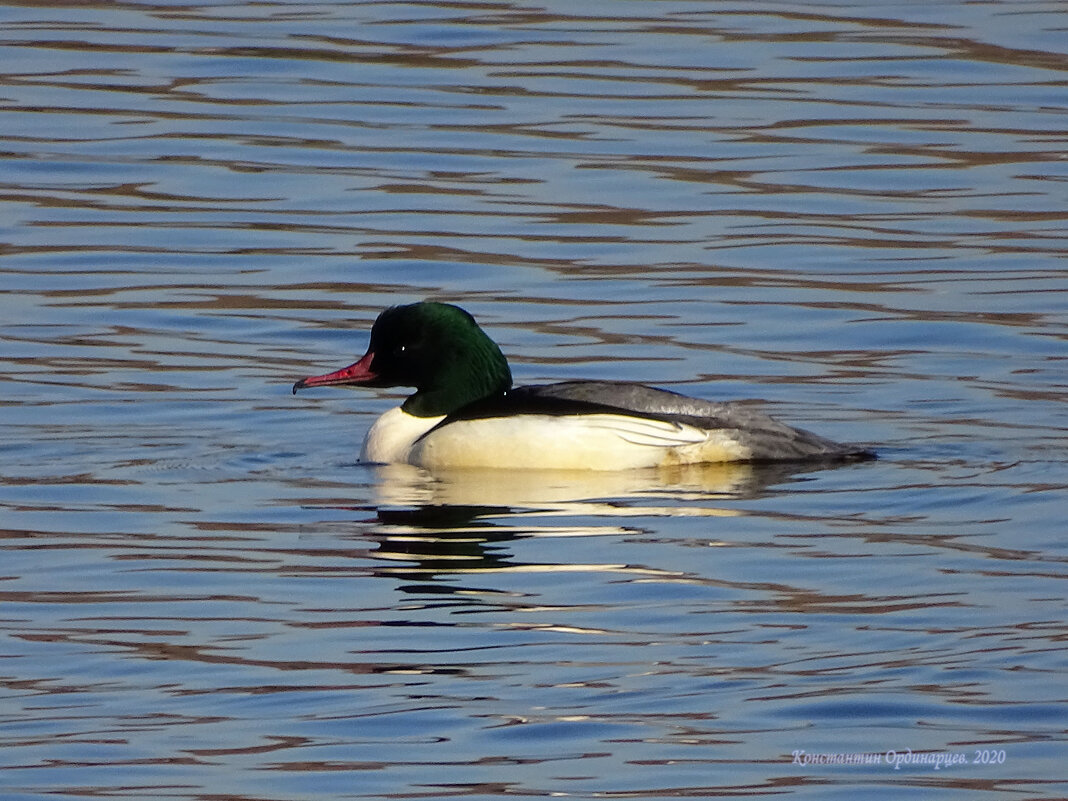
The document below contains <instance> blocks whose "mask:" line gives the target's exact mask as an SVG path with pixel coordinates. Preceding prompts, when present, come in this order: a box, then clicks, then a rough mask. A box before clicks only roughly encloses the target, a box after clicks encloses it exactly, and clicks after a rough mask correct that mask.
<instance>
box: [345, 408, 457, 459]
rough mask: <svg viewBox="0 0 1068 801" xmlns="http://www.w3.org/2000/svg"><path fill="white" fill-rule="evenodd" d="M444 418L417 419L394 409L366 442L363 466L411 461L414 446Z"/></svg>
mask: <svg viewBox="0 0 1068 801" xmlns="http://www.w3.org/2000/svg"><path fill="white" fill-rule="evenodd" d="M444 419H445V417H444V415H442V416H440V417H416V416H415V415H414V414H408V413H407V412H406V411H404V410H403V409H402V408H401V407H400V406H397V407H395V408H393V409H390V410H389V411H388V412H386V413H385V414H383V415H382V416H381V417H379V418H378V419H377V420H375V423H374V425H373V426H371V430H370V431H368V432H367V436H366V437H365V438H364V441H363V449H362V450H361V451H360V461H361V462H378V463H380V464H398V463H404V462H407V461H408V454H409V451H411V449H412V444H413V443H414V442H415V441H416V440H417V439H419V437H421V436H423V434H425V433H426V432H427V431H429V430H430V429H432V428H433V427H434V426H436V425H437V424H438V423H440V422H441V421H442V420H444Z"/></svg>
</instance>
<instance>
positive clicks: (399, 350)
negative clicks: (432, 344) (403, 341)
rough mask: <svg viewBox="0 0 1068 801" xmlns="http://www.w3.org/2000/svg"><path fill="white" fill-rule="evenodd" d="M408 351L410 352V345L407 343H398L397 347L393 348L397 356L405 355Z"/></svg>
mask: <svg viewBox="0 0 1068 801" xmlns="http://www.w3.org/2000/svg"><path fill="white" fill-rule="evenodd" d="M407 352H408V346H407V345H397V347H395V348H394V349H393V353H394V355H396V356H403V355H404V354H405V353H407Z"/></svg>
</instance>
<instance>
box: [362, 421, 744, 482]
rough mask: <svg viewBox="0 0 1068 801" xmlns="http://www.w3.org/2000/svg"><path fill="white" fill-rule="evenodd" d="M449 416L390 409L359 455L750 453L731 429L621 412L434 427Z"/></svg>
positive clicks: (452, 463) (671, 461) (546, 464)
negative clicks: (707, 428)
mask: <svg viewBox="0 0 1068 801" xmlns="http://www.w3.org/2000/svg"><path fill="white" fill-rule="evenodd" d="M443 419H444V418H443V417H416V416H414V415H410V414H408V413H407V412H405V411H404V410H403V409H401V408H400V407H397V408H394V409H390V410H389V411H388V412H386V413H385V414H383V415H382V416H381V417H379V418H378V420H377V421H375V424H374V425H373V426H372V427H371V430H370V431H368V433H367V438H366V440H365V441H364V444H363V451H362V453H361V456H360V458H361V459H362V460H364V461H368V462H379V463H407V464H412V465H416V466H417V467H425V468H430V469H442V468H451V467H489V468H506V469H515V468H530V469H553V470H571V469H578V470H629V469H633V468H640V467H658V466H662V465H678V464H697V463H707V462H736V461H744V460H746V459H749V458H751V456H752V453H751V450H750V449H749V448H748V447H747V446H746V445H744V444H743V443H742V442H740V441H739V439H738V438H737V436H735V435H734V434H733V433H732V432H731V431H730V430H727V429H715V430H705V429H702V428H698V427H697V426H693V425H688V424H685V423H674V422H665V421H661V420H650V419H647V418H642V417H631V416H628V415H621V414H605V413H598V414H579V415H542V414H519V415H513V416H509V417H490V418H480V419H474V420H458V421H456V422H452V423H449V424H448V425H445V426H442V427H441V428H438V429H436V430H434V431H431V429H433V428H434V426H436V425H437V424H438V423H439V422H441V420H443ZM427 432H430V433H427ZM424 434H425V435H426V436H424Z"/></svg>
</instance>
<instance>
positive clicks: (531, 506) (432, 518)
mask: <svg viewBox="0 0 1068 801" xmlns="http://www.w3.org/2000/svg"><path fill="white" fill-rule="evenodd" d="M370 469H371V470H373V472H374V477H375V481H374V485H373V490H374V495H375V498H376V501H377V503H376V517H377V522H378V525H375V526H373V527H372V528H371V529H370V530H368V531H366V532H364V533H363V534H362V535H361V536H363V537H366V538H368V539H370V540H372V541H375V542H377V543H378V545H377V548H376V549H375V550H374V552H373V554H372V555H373V556H374V558H376V559H380V560H385V561H388V562H392V561H396V562H399V563H407V562H410V563H412V564H405V565H403V566H402V565H399V564H398V565H397V566H388V567H378V568H376V572H377V573H379V574H382V575H392V576H398V577H405V578H408V579H411V580H421V581H424V582H430V581H434V580H437V579H443V578H453V577H455V576H457V575H460V574H472V573H479V572H486V571H557V572H575V573H582V572H591V571H594V572H622V573H644V574H647V575H657V576H660V577H661V578H669V577H671V576H670V575H669V574H668V573H665V572H664V571H660V570H656V569H652V568H648V567H639V566H635V565H626V564H620V563H596V564H580V563H575V562H573V561H569V562H567V563H566V564H565V563H555V564H534V563H529V562H519V561H516V560H515V558H514V557H513V555H512V554H511V553H510V552H509V551H508V549H507V547H506V546H507V543H509V542H510V541H512V540H515V539H520V538H531V537H550V538H564V537H599V536H625V535H628V534H633V535H637V534H641V533H643V532H644V531H645V530H646V529H644V528H643V527H641V526H633V527H628V525H626V524H625V523H624V522H623V521H624V520H625V519H633V518H654V519H655V518H659V517H691V518H693V517H697V518H699V517H726V518H729V517H737V516H740V515H743V514H744V512H743V511H742V510H740V509H738V508H737V507H735V506H728V505H724V504H723V503H718V504H717V501H720V502H723V501H728V500H730V501H736V500H739V499H744V498H750V499H751V498H758V497H760V496H761V495H762V493H763V492H764V491H765V490H766V489H767V488H768V487H770V486H772V485H775V484H779V483H783V482H786V481H790V480H792V479H793V478H795V477H796V476H799V475H801V474H802V473H805V472H810V471H812V470H817V469H820V468H819V467H818V466H814V465H804V464H793V465H790V464H773V465H754V464H741V463H735V464H706V465H685V466H676V467H671V468H660V469H652V470H634V471H621V472H617V473H612V472H601V471H548V470H513V471H508V470H478V469H473V470H471V469H468V470H446V471H435V472H433V473H432V472H429V471H426V470H423V469H420V468H417V467H412V466H410V465H378V466H374V467H372V468H370ZM707 544H709V545H712V544H715V543H714V540H712V539H711V538H710V539H709V541H708V543H707ZM675 577H676V578H679V577H681V575H680V576H675ZM403 589H405V591H410V592H425V591H437V592H444V591H449V592H459V591H462V589H463V588H461V587H459V586H456V585H454V586H453V587H452V588H451V589H445V588H443V587H438V588H437V589H434V590H430V589H429V585H427V584H420V585H419V586H417V587H405V588H403Z"/></svg>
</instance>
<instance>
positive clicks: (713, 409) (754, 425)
mask: <svg viewBox="0 0 1068 801" xmlns="http://www.w3.org/2000/svg"><path fill="white" fill-rule="evenodd" d="M345 384H355V385H359V386H365V387H397V386H402V387H415V390H416V391H415V394H414V395H411V396H410V397H409V398H408V399H407V400H405V401H404V403H403V404H401V405H400V406H398V407H396V408H393V409H390V410H389V411H387V412H386V413H385V414H383V415H382V416H381V417H379V418H378V420H377V421H376V422H375V423H374V425H372V426H371V429H370V430H369V431H368V432H367V437H366V439H365V440H364V443H363V449H362V452H361V454H360V459H361V461H366V462H377V463H407V464H412V465H415V466H417V467H424V468H428V469H431V470H433V469H444V468H454V467H461V468H468V467H482V468H486V467H488V468H506V469H514V468H544V469H556V470H569V469H584V470H626V469H633V468H643V467H660V466H672V465H680V464H700V463H713V462H720V463H722V462H768V461H786V460H833V461H857V460H862V459H870V458H873V457H874V454H872V453H871V452H870V451H868V450H865V449H864V448H861V447H858V446H855V445H845V444H840V443H837V442H832V441H831V440H828V439H824V438H823V437H820V436H817V435H816V434H813V433H811V432H808V431H804V430H801V429H795V428H790V427H789V426H786V425H783V424H782V423H779V422H778V421H776V420H773V419H772V418H771V417H768V416H767V415H765V414H762V413H760V412H758V411H754V410H753V409H750V408H748V407H746V406H742V405H739V404H736V403H713V402H711V401H706V400H700V399H697V398H690V397H687V396H685V395H680V394H678V393H676V392H669V391H668V390H663V389H655V388H653V387H648V386H644V385H642V384H633V383H626V382H621V381H565V382H563V383H559V384H546V385H540V386H526V387H515V388H513V387H512V374H511V371H510V370H509V369H508V361H507V360H506V359H505V357H504V355H503V354H502V353H501V350H500V348H498V347H497V345H496V343H494V342H493V340H491V339H490V338H489V337H488V336H486V334H485V333H484V332H483V331H482V329H481V328H479V326H478V323H476V322H475V319H474V318H473V317H472V316H471V315H470V314H468V313H467V312H466V311H464V310H463V309H461V308H459V307H458V306H452V305H450V304H446V303H433V302H423V303H413V304H411V305H408V306H394V307H392V308H389V309H386V310H385V311H384V312H382V313H381V314H380V315H379V317H378V319H377V320H376V321H375V324H374V326H373V327H372V328H371V342H370V345H369V347H368V349H367V353H366V354H364V356H363V358H361V359H360V360H359V361H358V362H356V363H355V364H351V365H349V366H348V367H343V368H341V369H340V370H335V371H334V372H332V373H326V374H325V375H318V376H310V377H308V378H302V379H301V380H300V381H298V382H297V383H295V384H294V385H293V392H294V393H296V392H297V390H299V389H304V388H306V387H321V386H334V385H345Z"/></svg>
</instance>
